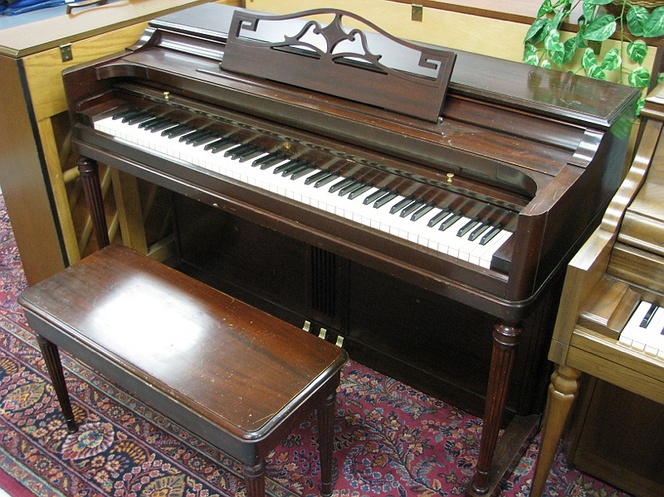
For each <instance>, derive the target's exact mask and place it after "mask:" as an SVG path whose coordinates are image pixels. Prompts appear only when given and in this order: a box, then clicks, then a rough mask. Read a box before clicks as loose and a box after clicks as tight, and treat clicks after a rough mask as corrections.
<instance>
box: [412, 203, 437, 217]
mask: <svg viewBox="0 0 664 497" xmlns="http://www.w3.org/2000/svg"><path fill="white" fill-rule="evenodd" d="M431 209H433V204H432V203H428V204H425V205H423V206H422V207H420V208H419V209H417V210H416V211H415V212H414V213H413V215H412V216H410V220H411V221H418V220H419V219H420V218H421V217H422V216H424V215H425V214H426V213H427V212H430V211H431Z"/></svg>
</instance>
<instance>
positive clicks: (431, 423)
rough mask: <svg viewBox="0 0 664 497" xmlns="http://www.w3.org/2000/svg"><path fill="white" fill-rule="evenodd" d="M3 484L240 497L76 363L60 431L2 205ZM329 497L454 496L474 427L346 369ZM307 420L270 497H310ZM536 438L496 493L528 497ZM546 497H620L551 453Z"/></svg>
mask: <svg viewBox="0 0 664 497" xmlns="http://www.w3.org/2000/svg"><path fill="white" fill-rule="evenodd" d="M0 277H1V278H2V279H1V286H0V487H2V488H4V489H5V490H6V491H7V492H8V493H9V494H10V495H12V496H13V497H23V496H24V495H26V489H27V490H29V492H28V493H27V495H32V494H34V495H38V496H49V497H50V496H67V497H73V496H76V497H83V496H102V495H109V496H118V497H121V496H122V497H129V496H136V497H207V496H233V495H243V494H244V487H243V483H242V480H241V478H239V477H238V474H239V468H238V467H237V466H236V464H235V463H234V462H233V461H232V460H229V459H228V458H227V457H226V456H224V455H223V454H220V453H218V451H216V450H214V449H213V448H211V447H209V446H208V445H206V444H205V443H203V442H201V440H199V439H197V438H196V437H194V436H192V435H191V434H190V433H188V432H186V431H183V430H182V429H181V428H180V427H178V426H177V425H175V424H173V423H171V422H170V421H169V420H167V419H165V418H163V417H162V416H160V415H159V414H158V413H157V412H156V411H154V410H152V409H151V408H149V407H147V406H146V405H144V404H141V403H140V402H137V401H136V400H135V399H133V398H132V397H130V396H129V395H127V394H126V393H124V392H123V391H121V390H118V389H117V388H116V387H115V386H113V385H112V384H110V383H108V382H107V381H105V380H104V378H102V377H100V376H99V375H98V374H96V373H95V371H93V370H91V369H90V368H88V367H87V366H85V365H84V364H81V363H79V362H78V361H76V360H74V359H72V358H71V357H69V356H67V355H65V356H64V358H63V364H64V366H65V369H66V375H67V381H68V386H69V390H70V393H71V394H72V400H73V402H74V404H75V411H76V415H77V419H78V420H80V421H81V423H80V429H79V431H78V433H76V434H73V435H72V434H68V433H67V432H66V430H65V428H64V426H63V422H62V419H61V417H60V415H59V410H58V407H57V402H56V400H55V399H54V394H53V392H52V390H51V387H50V384H49V382H48V381H47V375H46V373H45V371H44V364H43V361H42V359H41V356H40V354H39V352H38V349H37V348H36V344H35V341H34V338H33V334H32V332H31V330H30V329H29V328H27V326H26V323H25V320H24V318H23V315H22V313H21V311H20V310H19V309H18V308H17V305H16V298H17V296H18V294H19V293H20V292H21V290H22V289H23V288H25V285H26V283H25V280H24V278H23V273H22V270H21V264H20V259H19V256H18V252H17V250H16V246H15V244H14V240H13V235H12V232H11V227H10V226H9V221H8V218H7V214H6V211H5V208H4V203H3V201H2V197H1V196H0ZM336 421H337V433H336V446H335V456H336V459H337V462H338V477H337V484H336V488H337V490H336V491H335V494H334V495H338V496H352V497H364V496H367V497H369V496H395V497H396V496H414V495H423V496H433V495H462V494H463V492H464V488H465V487H466V485H467V484H468V482H469V480H470V478H471V476H472V468H473V466H474V464H475V460H476V456H477V448H478V440H479V436H480V433H481V430H482V426H481V420H479V419H477V418H475V417H472V416H469V415H467V414H465V413H463V412H461V411H459V410H457V409H455V408H454V407H452V406H450V405H448V404H445V403H444V402H442V401H440V400H436V399H433V398H431V397H429V396H427V395H424V394H422V393H420V392H418V391H415V390H413V389H412V388H410V387H408V386H406V385H404V384H402V383H399V382H397V381H394V380H392V379H390V378H387V377H385V376H383V375H381V374H377V373H376V372H374V371H371V370H369V369H368V368H366V367H364V366H362V365H360V364H358V363H355V362H351V363H349V364H348V365H347V367H346V368H345V370H344V374H343V377H342V386H341V394H340V395H339V400H338V405H337V419H336ZM315 426H316V424H315V422H314V420H313V419H311V420H308V421H307V422H304V423H302V425H301V426H300V427H299V429H298V430H297V431H296V432H295V433H293V434H292V435H291V436H289V437H288V439H286V440H285V441H284V442H283V444H282V445H281V446H279V447H278V448H277V449H276V450H275V451H274V452H273V453H272V454H271V455H270V458H269V460H268V465H267V472H268V477H269V480H268V492H269V494H271V495H273V496H295V495H297V496H300V495H302V496H311V495H316V494H317V492H316V490H317V488H318V481H319V474H318V459H317V451H316V442H315V440H316V434H315ZM536 448H537V440H535V441H534V442H533V443H532V444H531V446H530V447H529V449H528V450H527V452H526V454H525V456H524V457H523V459H522V460H521V462H520V464H519V465H518V467H517V468H516V469H515V471H514V472H513V474H512V475H511V477H510V478H509V479H508V480H507V481H505V482H503V493H502V495H505V496H514V497H516V496H524V497H525V496H527V495H528V489H529V483H530V478H531V477H532V465H533V458H534V454H535V451H536ZM547 495H548V496H562V495H578V496H623V495H625V494H623V493H620V492H617V491H616V490H614V489H613V488H611V487H608V486H607V485H604V484H602V483H601V482H598V481H596V480H594V479H592V478H590V477H589V476H587V475H584V474H581V473H579V472H577V471H575V470H573V469H570V468H569V467H568V466H567V465H566V463H565V460H564V454H562V453H560V454H559V455H558V458H557V461H556V464H555V467H554V472H553V473H552V475H551V476H550V478H549V482H548V491H547Z"/></svg>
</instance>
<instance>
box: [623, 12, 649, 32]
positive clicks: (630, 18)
mask: <svg viewBox="0 0 664 497" xmlns="http://www.w3.org/2000/svg"><path fill="white" fill-rule="evenodd" d="M649 17H650V15H649V14H648V11H647V10H646V9H644V8H643V7H641V6H639V5H633V6H631V7H630V9H629V10H628V11H627V28H628V29H629V32H630V33H632V34H633V35H634V36H643V33H644V30H645V25H646V22H647V21H648V18H649Z"/></svg>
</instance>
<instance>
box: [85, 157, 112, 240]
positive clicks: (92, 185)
mask: <svg viewBox="0 0 664 497" xmlns="http://www.w3.org/2000/svg"><path fill="white" fill-rule="evenodd" d="M78 171H79V172H80V173H81V183H82V185H83V194H84V195H85V200H86V202H87V204H88V209H89V210H90V216H91V217H92V226H93V228H94V231H95V236H96V237H97V244H98V245H99V248H103V247H106V246H107V245H109V244H110V243H111V242H110V240H109V238H108V228H107V226H106V216H105V215H104V196H103V194H102V192H101V184H100V182H99V165H98V164H97V162H96V161H94V160H92V159H88V158H87V157H81V158H80V159H79V161H78Z"/></svg>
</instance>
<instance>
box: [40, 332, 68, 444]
mask: <svg viewBox="0 0 664 497" xmlns="http://www.w3.org/2000/svg"><path fill="white" fill-rule="evenodd" d="M37 343H38V344H39V349H40V350H41V353H42V355H43V356H44V361H45V362H46V369H47V370H48V374H49V376H50V377H51V383H53V389H54V390H55V395H56V396H57V397H58V401H59V402H60V409H61V410H62V414H63V416H64V417H65V421H66V423H67V431H68V432H69V433H74V432H76V431H77V430H78V427H77V426H76V421H75V420H74V411H73V410H72V408H71V402H70V400H69V393H68V392H67V385H66V383H65V375H64V373H63V371H62V363H61V362H60V354H59V352H58V347H57V346H56V345H55V344H53V343H51V342H49V341H48V340H46V339H45V338H44V337H42V336H41V335H37Z"/></svg>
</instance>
